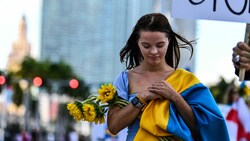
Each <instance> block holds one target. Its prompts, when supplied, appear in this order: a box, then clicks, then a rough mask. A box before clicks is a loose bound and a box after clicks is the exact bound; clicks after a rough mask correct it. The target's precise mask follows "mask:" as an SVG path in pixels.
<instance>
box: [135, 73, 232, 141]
mask: <svg viewBox="0 0 250 141" xmlns="http://www.w3.org/2000/svg"><path fill="white" fill-rule="evenodd" d="M166 81H167V82H168V83H169V84H171V86H172V87H173V88H174V89H175V90H176V91H177V92H178V93H179V94H181V95H182V97H183V98H184V99H185V100H186V102H187V103H188V104H189V105H190V106H191V108H192V110H193V112H194V115H195V118H196V134H197V135H198V138H199V141H229V136H228V132H227V127H226V123H225V120H224V118H223V116H222V114H221V112H220V110H219V108H218V106H217V103H216V102H215V100H214V98H213V96H212V94H211V92H210V91H209V89H208V88H207V87H206V86H204V85H203V84H202V83H200V81H199V80H198V79H197V78H196V77H195V76H194V75H193V74H192V73H190V72H188V71H185V70H183V69H177V70H176V71H175V72H174V73H173V74H172V75H171V76H170V77H168V79H167V80H166ZM159 137H169V138H174V139H173V140H183V141H193V138H192V135H191V132H190V130H189V128H188V126H187V125H186V124H185V122H184V120H183V118H182V117H181V116H180V115H179V113H178V112H177V109H176V108H175V105H174V104H173V103H171V102H170V101H168V100H166V99H165V100H160V99H157V100H153V101H151V102H150V103H149V105H148V106H147V107H146V109H145V110H144V112H143V113H142V116H141V121H140V128H139V131H138V132H137V134H136V137H135V139H134V141H141V140H145V139H146V140H147V141H158V140H159Z"/></svg>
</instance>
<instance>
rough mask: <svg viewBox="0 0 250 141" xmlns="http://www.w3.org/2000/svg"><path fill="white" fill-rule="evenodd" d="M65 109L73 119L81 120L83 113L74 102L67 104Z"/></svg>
mask: <svg viewBox="0 0 250 141" xmlns="http://www.w3.org/2000/svg"><path fill="white" fill-rule="evenodd" d="M67 109H68V110H69V111H70V115H72V116H73V117H74V119H75V120H77V121H79V120H82V119H83V117H84V115H83V113H82V111H81V110H80V108H79V107H78V106H77V104H76V103H69V104H67Z"/></svg>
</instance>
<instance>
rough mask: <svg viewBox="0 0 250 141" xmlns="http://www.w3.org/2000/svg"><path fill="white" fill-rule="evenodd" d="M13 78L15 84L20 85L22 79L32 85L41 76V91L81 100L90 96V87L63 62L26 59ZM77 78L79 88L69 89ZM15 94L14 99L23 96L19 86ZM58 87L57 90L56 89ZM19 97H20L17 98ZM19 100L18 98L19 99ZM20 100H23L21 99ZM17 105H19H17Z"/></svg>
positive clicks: (16, 86)
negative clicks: (70, 83)
mask: <svg viewBox="0 0 250 141" xmlns="http://www.w3.org/2000/svg"><path fill="white" fill-rule="evenodd" d="M11 76H12V78H13V79H14V80H15V81H13V84H14V83H18V80H20V79H26V80H28V81H29V83H30V84H32V80H33V78H35V77H36V76H39V77H41V78H42V80H43V84H42V86H41V89H43V90H46V91H47V92H48V93H58V94H68V95H70V96H71V97H76V98H79V99H85V98H87V96H89V94H90V92H89V87H88V86H87V85H86V84H85V82H84V81H83V80H81V79H80V78H79V77H77V76H76V75H75V74H74V73H73V71H72V68H71V66H69V65H68V64H66V63H65V62H63V61H61V62H59V63H54V62H50V61H49V60H45V61H37V60H35V59H34V58H31V57H26V58H25V59H24V61H23V62H22V64H21V70H20V71H18V72H16V73H12V74H11ZM72 78H75V79H77V80H78V81H79V87H78V88H76V89H72V88H70V87H69V84H68V83H69V81H70V80H71V79H72ZM14 86H15V87H14V88H15V89H16V90H14V91H15V93H14V97H18V96H22V95H20V94H19V93H17V92H18V89H20V88H18V87H19V86H18V85H14ZM54 86H56V89H54ZM16 95H18V96H16ZM17 99H18V98H17ZM19 99H22V98H21V97H19ZM16 104H17V103H16Z"/></svg>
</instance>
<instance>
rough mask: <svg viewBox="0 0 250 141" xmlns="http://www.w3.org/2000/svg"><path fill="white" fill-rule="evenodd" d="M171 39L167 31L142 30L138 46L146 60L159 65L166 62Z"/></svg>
mask: <svg viewBox="0 0 250 141" xmlns="http://www.w3.org/2000/svg"><path fill="white" fill-rule="evenodd" d="M168 45H169V40H168V38H167V36H166V33H164V32H159V31H153V32H152V31H141V32H140V38H139V40H138V46H139V48H140V51H141V53H142V56H143V58H144V62H145V61H146V62H147V63H149V64H151V65H157V64H160V63H166V62H165V55H166V52H167V49H168Z"/></svg>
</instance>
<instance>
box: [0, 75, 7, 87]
mask: <svg viewBox="0 0 250 141" xmlns="http://www.w3.org/2000/svg"><path fill="white" fill-rule="evenodd" d="M5 82H6V79H5V76H3V75H0V85H4V84H5Z"/></svg>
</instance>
